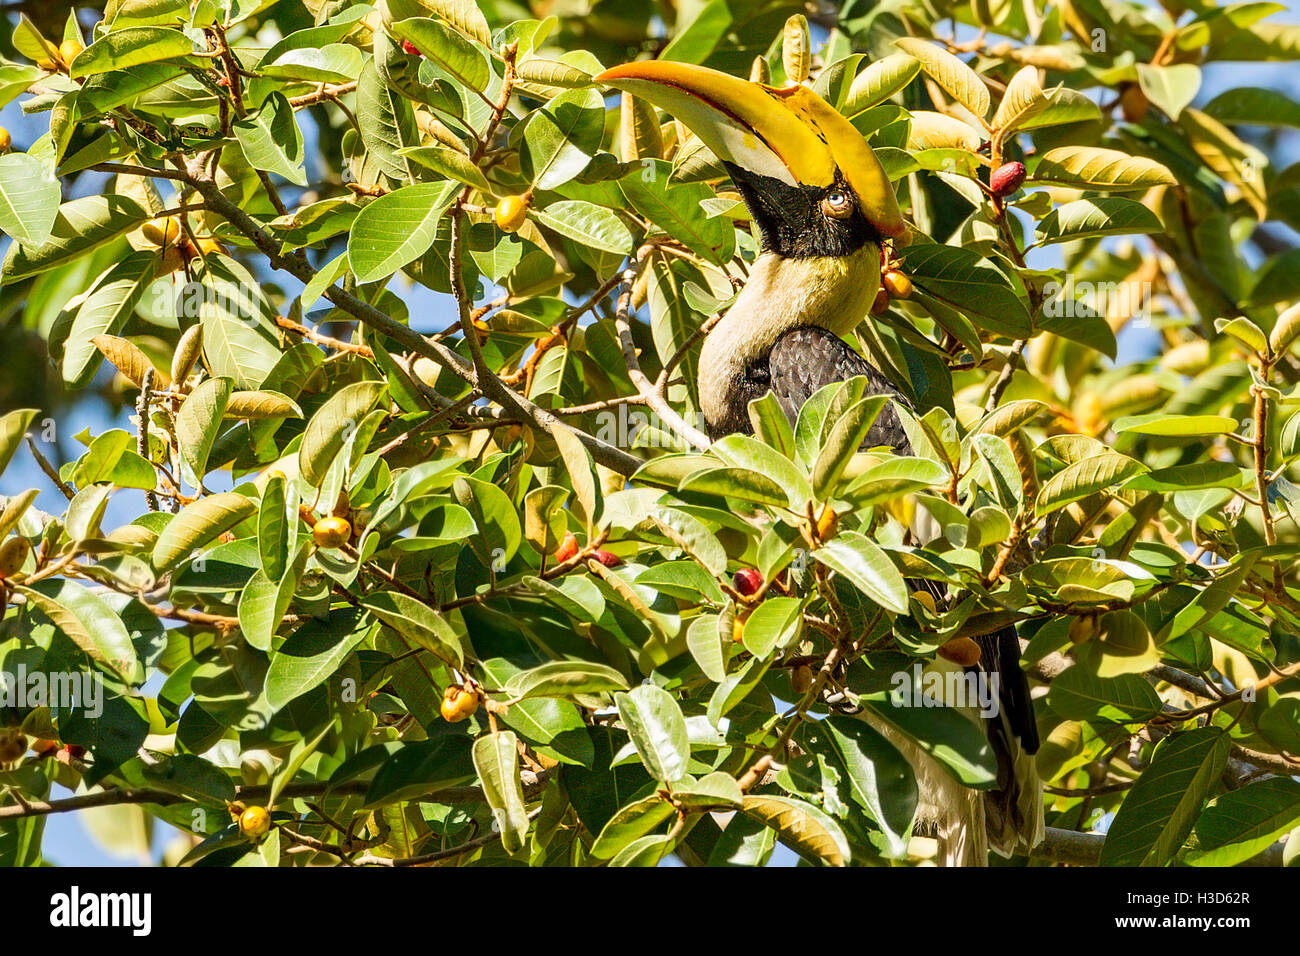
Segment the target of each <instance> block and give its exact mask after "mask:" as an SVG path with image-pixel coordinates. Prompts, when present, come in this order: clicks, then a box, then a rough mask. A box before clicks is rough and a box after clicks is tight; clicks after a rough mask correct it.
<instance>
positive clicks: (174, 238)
mask: <svg viewBox="0 0 1300 956" xmlns="http://www.w3.org/2000/svg"><path fill="white" fill-rule="evenodd" d="M140 235H142V236H143V237H144V239H145V241H146V242H149V243H152V244H153V245H155V246H159V247H162V246H169V247H170V246H174V245H176V243H177V242H179V241H180V238H181V224H180V221H179V220H178V219H177V218H176V217H175V216H168V217H167V218H166V219H164V220H162V222H161V223H160V222H159V221H158V220H156V219H151V220H149V221H148V222H146V223H145V224H144V225H143V226H141V227H140Z"/></svg>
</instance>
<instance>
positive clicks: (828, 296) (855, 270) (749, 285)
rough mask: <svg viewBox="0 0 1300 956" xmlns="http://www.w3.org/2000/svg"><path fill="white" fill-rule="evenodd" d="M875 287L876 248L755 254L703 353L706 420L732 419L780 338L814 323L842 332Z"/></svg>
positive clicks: (864, 309) (860, 314)
mask: <svg viewBox="0 0 1300 956" xmlns="http://www.w3.org/2000/svg"><path fill="white" fill-rule="evenodd" d="M879 288H880V248H879V247H878V246H876V245H875V244H874V243H867V244H866V245H865V246H863V247H862V248H861V249H859V250H858V251H856V252H854V253H852V254H851V255H848V256H833V257H832V256H827V257H822V258H808V259H786V258H783V257H781V256H778V255H776V254H775V253H771V252H765V253H763V254H762V255H760V256H759V257H758V259H757V260H755V262H754V266H753V268H752V269H751V270H750V272H749V280H748V281H747V282H746V283H745V287H744V288H743V289H741V291H740V295H738V296H737V297H736V301H735V303H734V304H733V305H732V306H731V308H730V309H729V310H728V311H727V314H726V315H725V316H723V317H722V320H721V321H720V322H719V323H718V324H717V325H716V326H715V327H714V328H713V331H711V332H710V333H709V334H708V337H707V338H705V340H704V346H703V348H702V349H701V351H700V366H699V368H700V372H699V390H700V406H701V411H703V412H704V419H705V421H706V422H708V423H709V424H710V425H711V426H712V425H714V424H716V423H718V422H722V421H726V420H728V418H730V417H731V413H732V412H733V411H734V409H732V407H731V406H732V405H733V404H734V403H735V402H736V401H738V400H744V395H743V390H742V388H741V385H742V383H743V381H744V377H745V372H746V370H747V369H748V368H749V367H750V366H751V365H753V364H754V363H756V362H760V361H762V360H763V359H765V358H766V357H767V354H768V353H769V352H771V351H772V346H773V345H775V344H776V341H777V339H779V338H780V337H781V336H782V335H783V334H784V333H786V332H788V331H790V330H791V329H794V328H798V327H800V326H805V325H815V326H820V327H821V328H824V329H826V330H827V331H829V332H833V333H834V334H836V335H845V334H847V333H848V332H850V331H852V330H853V329H854V328H856V327H857V325H858V323H859V322H861V321H862V319H863V318H865V317H866V315H867V313H868V311H869V310H870V308H871V303H872V302H873V301H874V299H875V297H876V292H877V290H878V289H879Z"/></svg>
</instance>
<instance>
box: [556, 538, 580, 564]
mask: <svg viewBox="0 0 1300 956" xmlns="http://www.w3.org/2000/svg"><path fill="white" fill-rule="evenodd" d="M577 553H578V536H577V535H576V534H574V533H573V532H572V531H566V532H565V533H564V540H563V541H561V542H560V546H559V547H558V548H556V549H555V560H556V561H557V562H558V563H560V564H563V563H564V562H565V561H568V560H569V559H570V558H571V557H573V556H574V555H575V554H577Z"/></svg>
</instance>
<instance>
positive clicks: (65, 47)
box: [59, 37, 86, 66]
mask: <svg viewBox="0 0 1300 956" xmlns="http://www.w3.org/2000/svg"><path fill="white" fill-rule="evenodd" d="M85 48H86V45H85V44H84V43H82V42H81V41H80V40H78V39H77V38H76V37H68V38H67V39H66V40H64V41H63V42H62V43H60V44H59V59H60V60H62V61H63V65H64V66H69V65H71V63H72V61H73V60H75V59H76V58H77V54H78V53H80V52H81V51H82V50H84V49H85Z"/></svg>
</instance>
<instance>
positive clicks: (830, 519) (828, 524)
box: [817, 505, 840, 541]
mask: <svg viewBox="0 0 1300 956" xmlns="http://www.w3.org/2000/svg"><path fill="white" fill-rule="evenodd" d="M839 523H840V518H839V515H837V514H836V513H835V511H834V509H833V508H831V506H830V505H827V506H826V507H825V508H823V509H822V513H821V516H820V517H819V518H818V519H817V537H818V539H819V540H821V541H829V540H830V539H831V538H833V537H835V529H836V528H837V527H838V526H839Z"/></svg>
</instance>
